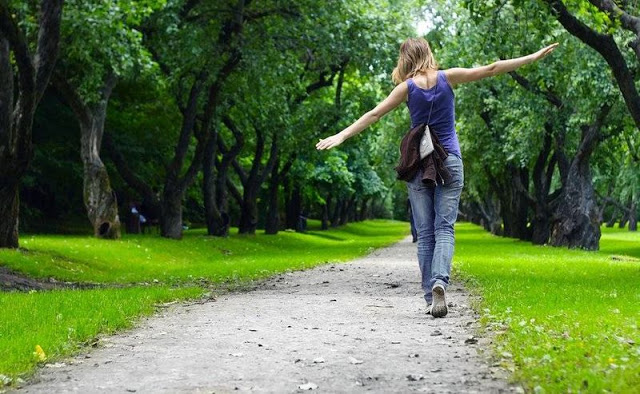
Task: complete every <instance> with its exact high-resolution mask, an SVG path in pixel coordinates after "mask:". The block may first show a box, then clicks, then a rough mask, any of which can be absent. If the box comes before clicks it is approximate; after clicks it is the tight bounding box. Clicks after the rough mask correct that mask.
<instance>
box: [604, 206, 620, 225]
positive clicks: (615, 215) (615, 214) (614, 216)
mask: <svg viewBox="0 0 640 394" xmlns="http://www.w3.org/2000/svg"><path fill="white" fill-rule="evenodd" d="M618 212H619V209H618V207H616V206H614V207H613V212H612V213H611V217H610V218H609V221H608V222H607V224H606V226H607V227H609V228H611V227H613V226H614V225H615V224H616V219H617V218H618Z"/></svg>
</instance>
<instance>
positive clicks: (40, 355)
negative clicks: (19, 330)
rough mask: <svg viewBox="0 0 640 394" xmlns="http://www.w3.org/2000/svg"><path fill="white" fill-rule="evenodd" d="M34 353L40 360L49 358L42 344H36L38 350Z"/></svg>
mask: <svg viewBox="0 0 640 394" xmlns="http://www.w3.org/2000/svg"><path fill="white" fill-rule="evenodd" d="M33 355H34V356H36V358H37V359H38V361H44V360H46V359H47V355H46V354H45V352H44V350H42V347H40V345H36V351H35V352H33Z"/></svg>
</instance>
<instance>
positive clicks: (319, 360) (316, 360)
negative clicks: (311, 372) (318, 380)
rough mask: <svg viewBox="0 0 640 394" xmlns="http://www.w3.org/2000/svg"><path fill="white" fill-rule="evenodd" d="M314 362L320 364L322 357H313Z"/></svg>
mask: <svg viewBox="0 0 640 394" xmlns="http://www.w3.org/2000/svg"><path fill="white" fill-rule="evenodd" d="M313 362H314V364H322V363H324V358H322V357H318V358H314V359H313Z"/></svg>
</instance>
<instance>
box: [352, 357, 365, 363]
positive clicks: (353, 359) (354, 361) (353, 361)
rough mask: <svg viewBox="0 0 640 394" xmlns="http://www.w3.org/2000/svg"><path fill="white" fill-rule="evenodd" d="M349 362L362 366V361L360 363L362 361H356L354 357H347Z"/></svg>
mask: <svg viewBox="0 0 640 394" xmlns="http://www.w3.org/2000/svg"><path fill="white" fill-rule="evenodd" d="M349 362H350V363H351V364H362V363H363V361H362V360H358V359H357V358H355V357H349Z"/></svg>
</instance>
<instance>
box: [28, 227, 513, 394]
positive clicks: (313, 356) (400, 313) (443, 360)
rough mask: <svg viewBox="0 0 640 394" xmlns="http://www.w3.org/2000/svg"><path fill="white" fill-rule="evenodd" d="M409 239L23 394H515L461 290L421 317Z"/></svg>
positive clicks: (144, 330)
mask: <svg viewBox="0 0 640 394" xmlns="http://www.w3.org/2000/svg"><path fill="white" fill-rule="evenodd" d="M415 252H416V250H415V245H413V244H412V243H411V241H410V238H407V239H405V240H403V241H401V242H399V243H396V244H394V245H392V246H390V247H387V248H384V249H379V250H377V251H375V252H373V253H372V254H370V255H368V256H366V257H363V258H360V259H357V260H354V261H352V262H349V263H344V264H342V263H341V264H333V265H323V266H320V267H317V268H315V269H310V270H307V271H299V272H293V273H286V274H282V275H278V276H276V277H273V278H271V279H269V280H266V281H264V282H261V283H259V284H258V285H257V286H256V288H255V289H253V290H252V291H249V292H241V293H228V294H225V295H223V296H220V297H219V298H218V299H217V300H215V301H211V302H206V303H203V304H191V305H173V306H171V307H169V308H165V310H164V311H163V312H162V313H158V314H156V316H154V317H151V318H148V319H145V320H143V321H142V322H141V323H140V324H139V325H138V326H137V328H135V329H133V330H130V331H127V332H125V333H123V334H120V335H115V336H112V337H106V338H104V339H101V341H100V342H101V346H100V348H99V349H94V350H92V351H89V352H87V353H84V354H81V355H79V356H77V357H75V358H73V359H70V360H67V361H66V362H59V363H54V364H49V365H48V366H45V367H44V368H41V369H40V371H38V373H37V374H36V376H35V377H34V378H33V379H32V380H31V381H30V382H29V384H27V385H26V386H24V387H22V388H20V389H18V390H16V392H17V393H65V392H78V393H127V392H136V393H231V392H233V393H236V392H262V393H296V392H303V391H306V390H312V392H322V393H359V392H374V393H408V392H424V393H508V392H521V391H522V389H521V388H520V387H517V386H514V385H509V384H508V383H507V381H506V380H505V378H504V373H503V372H502V371H501V370H500V369H498V368H495V367H491V366H490V365H489V362H488V360H487V357H486V356H485V355H483V354H482V352H479V351H478V350H479V348H480V350H483V349H485V350H486V345H487V342H488V341H489V340H488V339H486V338H480V341H479V342H478V341H477V338H476V337H473V338H471V337H472V336H473V335H476V336H477V335H478V333H477V332H476V330H477V328H478V323H477V316H475V315H474V313H473V311H472V310H471V309H470V307H469V300H470V299H469V296H468V294H467V293H466V292H465V290H464V289H463V288H462V287H461V286H460V285H459V284H455V283H454V284H453V285H452V286H450V287H449V291H448V293H447V298H448V299H447V301H448V303H449V304H450V305H451V306H450V308H449V314H448V315H447V317H445V318H443V319H434V318H433V317H431V316H430V315H427V314H426V313H425V311H426V304H425V302H424V300H423V298H422V290H421V289H420V282H419V269H418V264H417V261H416V255H415Z"/></svg>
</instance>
